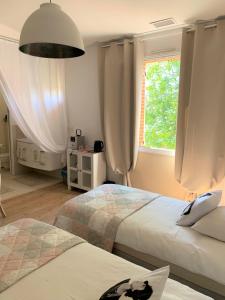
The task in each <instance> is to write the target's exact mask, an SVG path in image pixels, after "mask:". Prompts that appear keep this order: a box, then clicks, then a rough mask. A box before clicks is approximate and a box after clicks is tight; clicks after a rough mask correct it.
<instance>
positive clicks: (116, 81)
mask: <svg viewBox="0 0 225 300" xmlns="http://www.w3.org/2000/svg"><path fill="white" fill-rule="evenodd" d="M101 62H102V67H101V82H102V123H103V133H104V141H105V147H106V159H107V162H108V165H109V166H110V167H111V168H112V170H113V171H114V172H115V173H118V174H121V175H123V178H124V180H123V181H124V184H127V185H131V183H130V179H129V172H130V171H131V170H133V169H134V167H135V165H136V161H137V155H138V146H139V144H138V141H139V124H140V110H141V84H142V78H143V65H144V51H143V43H142V42H141V41H139V40H137V39H135V40H134V42H133V43H131V42H130V40H124V41H123V43H120V44H118V42H115V43H112V44H111V45H110V46H109V47H105V48H102V47H101Z"/></svg>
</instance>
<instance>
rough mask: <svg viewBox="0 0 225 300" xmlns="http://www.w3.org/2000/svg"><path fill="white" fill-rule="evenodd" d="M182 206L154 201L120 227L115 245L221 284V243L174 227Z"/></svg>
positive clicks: (224, 252)
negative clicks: (153, 257) (164, 261)
mask: <svg viewBox="0 0 225 300" xmlns="http://www.w3.org/2000/svg"><path fill="white" fill-rule="evenodd" d="M186 206H187V202H184V201H180V200H177V199H172V198H168V197H160V198H157V199H156V200H154V201H153V202H151V203H149V204H148V205H146V206H145V207H143V208H142V209H141V210H139V211H137V212H136V213H135V214H133V215H131V216H129V217H128V218H127V219H126V220H124V221H123V222H122V223H121V224H120V227H119V230H118V232H117V237H116V242H117V243H120V244H122V245H125V246H128V247H130V248H133V249H135V250H137V251H140V252H142V253H146V254H149V255H152V256H155V257H157V258H160V259H162V260H166V261H169V262H171V263H174V264H176V265H178V266H181V267H183V268H185V269H187V270H189V271H192V272H194V273H197V274H201V275H204V276H206V277H209V278H211V279H214V280H215V281H217V282H219V283H222V284H225V266H224V262H225V243H223V242H220V241H217V240H215V239H213V238H209V237H206V236H204V235H201V234H199V233H197V232H196V231H194V230H193V229H191V228H187V227H180V226H177V225H176V221H177V219H178V217H179V216H180V214H181V212H182V211H183V209H184V208H185V207H186Z"/></svg>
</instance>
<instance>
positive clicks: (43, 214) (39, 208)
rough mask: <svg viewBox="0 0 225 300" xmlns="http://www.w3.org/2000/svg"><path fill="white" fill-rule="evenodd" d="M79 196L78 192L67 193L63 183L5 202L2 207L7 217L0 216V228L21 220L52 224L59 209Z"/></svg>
mask: <svg viewBox="0 0 225 300" xmlns="http://www.w3.org/2000/svg"><path fill="white" fill-rule="evenodd" d="M79 194H80V192H78V191H68V190H67V187H66V186H65V185H64V184H63V183H59V184H56V185H53V186H50V187H47V188H43V189H41V190H38V191H35V192H31V193H28V194H25V195H22V196H18V197H15V198H12V199H9V200H6V201H5V202H3V207H4V209H5V212H6V214H7V216H6V218H3V217H1V216H0V226H3V225H6V224H8V223H11V222H13V221H16V220H18V219H21V218H34V219H37V220H41V221H44V222H46V223H49V224H52V223H53V222H54V218H55V216H56V214H57V212H58V210H59V208H60V207H61V206H62V205H63V204H64V203H65V202H66V201H67V200H69V199H71V198H73V197H75V196H77V195H79Z"/></svg>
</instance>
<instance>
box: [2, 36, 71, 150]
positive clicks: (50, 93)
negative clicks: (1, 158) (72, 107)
mask: <svg viewBox="0 0 225 300" xmlns="http://www.w3.org/2000/svg"><path fill="white" fill-rule="evenodd" d="M0 89H1V91H2V93H3V96H4V98H5V101H6V103H7V105H8V108H9V111H10V113H11V114H12V116H13V118H14V119H15V121H16V123H17V124H18V126H19V127H20V129H21V130H22V131H23V133H24V134H25V135H26V136H27V137H28V138H29V139H30V140H32V141H33V142H34V143H35V144H36V145H38V146H39V147H41V148H42V149H43V150H45V151H48V152H57V153H60V152H63V151H65V149H66V146H67V140H68V128H67V113H66V103H65V72H64V61H63V60H54V59H45V58H37V57H32V56H29V55H25V54H22V53H20V52H19V50H18V45H17V44H16V43H12V42H7V41H3V40H0Z"/></svg>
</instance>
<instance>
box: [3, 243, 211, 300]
mask: <svg viewBox="0 0 225 300" xmlns="http://www.w3.org/2000/svg"><path fill="white" fill-rule="evenodd" d="M146 272H150V271H148V270H146V269H143V268H141V267H139V266H136V265H134V264H132V263H130V262H127V261H125V260H123V259H121V258H119V257H116V256H114V255H112V254H109V253H107V252H105V251H103V250H101V249H98V248H96V247H94V246H92V245H90V244H88V243H83V244H80V245H78V246H76V247H74V248H72V249H70V250H68V251H67V252H65V253H64V254H62V255H61V256H59V257H57V258H56V259H54V260H52V261H51V262H49V263H48V264H47V265H45V266H43V267H41V268H40V269H38V270H36V271H34V272H33V273H31V274H30V275H28V276H27V277H25V278H23V279H21V280H20V281H19V282H17V283H16V284H15V285H13V286H11V287H10V288H9V289H7V290H6V291H4V292H3V293H1V294H0V300H98V299H99V298H100V296H101V295H102V294H103V293H104V292H105V291H106V290H107V289H108V288H109V287H111V286H112V285H114V284H116V283H117V282H120V281H122V280H124V279H127V278H129V276H131V275H134V274H137V275H140V274H145V273H146ZM190 299H191V300H207V299H211V298H209V297H207V296H204V295H202V294H199V293H198V292H195V291H193V290H192V289H190V288H189V287H186V286H184V285H182V284H180V283H178V282H176V281H173V280H170V279H168V281H167V284H166V288H165V291H164V294H163V297H162V300H190Z"/></svg>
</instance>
